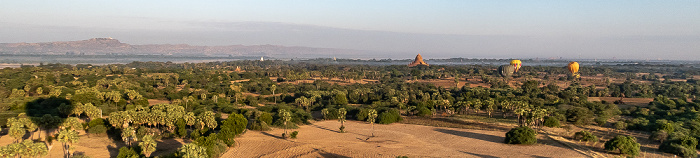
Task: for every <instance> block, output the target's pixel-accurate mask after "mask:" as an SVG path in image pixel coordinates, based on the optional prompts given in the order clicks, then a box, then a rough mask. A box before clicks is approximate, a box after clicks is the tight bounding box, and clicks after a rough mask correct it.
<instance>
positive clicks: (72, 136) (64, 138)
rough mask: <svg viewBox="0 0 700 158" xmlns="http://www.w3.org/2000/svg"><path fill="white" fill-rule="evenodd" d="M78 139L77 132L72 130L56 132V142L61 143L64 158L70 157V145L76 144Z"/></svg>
mask: <svg viewBox="0 0 700 158" xmlns="http://www.w3.org/2000/svg"><path fill="white" fill-rule="evenodd" d="M78 139H79V137H78V132H76V131H74V130H67V129H63V130H61V131H60V132H58V137H56V140H58V141H59V142H61V143H63V145H62V146H63V151H64V153H63V155H64V156H65V157H66V158H68V157H70V144H73V143H75V142H78Z"/></svg>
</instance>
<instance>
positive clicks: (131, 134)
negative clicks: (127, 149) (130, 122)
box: [122, 126, 137, 146]
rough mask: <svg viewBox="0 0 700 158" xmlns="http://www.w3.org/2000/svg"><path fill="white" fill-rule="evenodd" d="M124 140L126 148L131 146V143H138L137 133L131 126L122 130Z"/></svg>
mask: <svg viewBox="0 0 700 158" xmlns="http://www.w3.org/2000/svg"><path fill="white" fill-rule="evenodd" d="M122 140H123V141H124V143H126V146H131V141H132V140H133V141H137V140H136V131H135V130H134V128H132V127H131V126H127V127H126V128H124V129H122Z"/></svg>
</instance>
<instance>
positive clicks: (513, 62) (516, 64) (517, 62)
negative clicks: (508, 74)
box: [510, 59, 523, 72]
mask: <svg viewBox="0 0 700 158" xmlns="http://www.w3.org/2000/svg"><path fill="white" fill-rule="evenodd" d="M510 65H511V66H513V67H515V71H513V72H518V70H520V67H521V66H523V62H521V61H520V60H517V59H516V60H511V61H510Z"/></svg>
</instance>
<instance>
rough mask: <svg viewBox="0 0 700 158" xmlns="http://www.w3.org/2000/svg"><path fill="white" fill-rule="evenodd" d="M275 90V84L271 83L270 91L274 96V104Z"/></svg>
mask: <svg viewBox="0 0 700 158" xmlns="http://www.w3.org/2000/svg"><path fill="white" fill-rule="evenodd" d="M275 90H277V85H274V84H272V85H271V86H270V91H272V97H273V98H275V104H277V96H275Z"/></svg>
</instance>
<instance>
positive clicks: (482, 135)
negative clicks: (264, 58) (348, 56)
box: [222, 120, 585, 157]
mask: <svg viewBox="0 0 700 158" xmlns="http://www.w3.org/2000/svg"><path fill="white" fill-rule="evenodd" d="M339 125H340V123H338V122H337V121H335V120H333V121H320V122H315V123H314V124H312V125H306V126H301V127H300V128H299V129H293V130H289V132H291V131H299V135H298V139H281V138H280V136H281V134H282V133H283V129H274V130H272V131H262V132H261V131H247V132H246V133H245V134H243V135H242V136H241V137H239V138H237V139H236V147H234V148H231V149H230V150H229V151H228V152H227V153H225V154H224V155H223V156H222V157H396V156H408V157H585V155H582V154H579V153H578V152H576V151H574V150H571V149H569V148H567V147H564V146H562V145H561V144H559V143H556V142H554V141H551V140H548V139H547V138H545V137H544V136H543V135H539V136H538V137H539V144H537V145H532V146H522V145H507V144H504V143H502V142H503V140H504V136H505V132H504V131H484V130H473V129H457V128H441V127H430V126H421V125H409V124H398V123H395V124H391V125H380V124H375V125H374V128H375V130H374V135H375V136H376V137H370V135H371V125H370V124H367V123H364V122H355V121H349V122H346V127H347V129H346V130H348V133H338V129H337V128H338V126H339Z"/></svg>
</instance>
